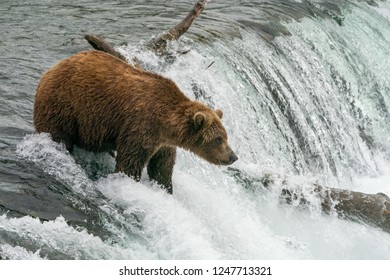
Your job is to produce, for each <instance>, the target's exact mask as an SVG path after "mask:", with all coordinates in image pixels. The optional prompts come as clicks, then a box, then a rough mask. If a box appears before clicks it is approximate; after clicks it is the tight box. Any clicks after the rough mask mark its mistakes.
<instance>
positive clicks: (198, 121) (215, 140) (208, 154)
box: [188, 108, 238, 165]
mask: <svg viewBox="0 0 390 280" xmlns="http://www.w3.org/2000/svg"><path fill="white" fill-rule="evenodd" d="M222 115H223V113H222V111H221V110H212V109H210V108H204V109H203V110H199V111H197V112H195V113H194V114H193V115H192V120H191V123H192V130H193V131H194V132H195V133H194V137H193V138H192V139H191V142H192V143H190V144H191V145H190V146H189V147H188V148H189V150H190V151H192V152H193V153H195V154H196V155H198V156H200V157H201V158H203V159H205V160H207V161H208V162H210V163H213V164H217V165H229V164H232V163H233V162H235V161H236V160H237V159H238V158H237V156H236V154H235V153H234V152H233V150H232V149H231V148H230V146H229V144H228V142H227V140H228V139H227V134H226V131H225V128H224V126H223V125H222V122H221V119H222Z"/></svg>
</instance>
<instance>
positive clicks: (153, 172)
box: [148, 147, 176, 194]
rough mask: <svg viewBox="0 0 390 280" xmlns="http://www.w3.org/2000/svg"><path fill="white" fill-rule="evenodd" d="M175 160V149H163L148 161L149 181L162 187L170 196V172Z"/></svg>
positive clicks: (171, 190) (171, 189)
mask: <svg viewBox="0 0 390 280" xmlns="http://www.w3.org/2000/svg"><path fill="white" fill-rule="evenodd" d="M175 160H176V148H174V147H164V148H161V149H160V150H158V151H157V152H156V153H155V154H154V155H153V156H152V157H151V159H150V160H149V163H148V174H149V178H150V179H151V180H154V181H156V182H157V183H159V184H160V185H162V186H163V187H164V188H165V189H166V190H167V192H168V193H170V194H172V192H173V188H172V172H173V166H174V165H175Z"/></svg>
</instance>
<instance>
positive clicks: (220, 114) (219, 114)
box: [215, 109, 223, 119]
mask: <svg viewBox="0 0 390 280" xmlns="http://www.w3.org/2000/svg"><path fill="white" fill-rule="evenodd" d="M215 113H217V115H218V117H219V118H220V119H222V116H223V112H222V110H219V109H217V110H215Z"/></svg>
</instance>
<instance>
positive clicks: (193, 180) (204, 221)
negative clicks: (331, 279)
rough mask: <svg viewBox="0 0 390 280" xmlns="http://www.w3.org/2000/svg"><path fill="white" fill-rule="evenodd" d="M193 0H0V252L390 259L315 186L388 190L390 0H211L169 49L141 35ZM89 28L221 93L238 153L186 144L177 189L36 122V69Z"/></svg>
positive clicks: (148, 63) (212, 95)
mask: <svg viewBox="0 0 390 280" xmlns="http://www.w3.org/2000/svg"><path fill="white" fill-rule="evenodd" d="M194 2H195V1H189V0H183V1H157V0H151V1H144V0H143V1H138V0H135V1H124V0H121V1H120V0H117V1H98V0H95V1H90V0H89V1H87V0H77V1H76V0H67V1H59V0H52V1H40V0H29V1H26V0H1V2H0V14H1V16H0V38H1V39H0V259H390V234H389V233H388V232H385V231H383V230H381V229H378V228H375V227H372V226H369V225H366V224H364V223H359V222H352V221H348V220H344V219H341V218H340V217H339V216H338V214H337V213H336V212H335V211H331V212H330V214H324V213H322V211H321V200H320V199H319V198H318V197H317V196H316V195H315V194H313V192H312V191H311V190H312V189H313V185H314V184H321V185H325V186H331V187H336V188H342V189H348V190H354V191H361V192H366V193H378V192H382V193H384V194H387V195H390V76H389V75H390V74H389V73H390V48H389V46H390V3H389V2H388V1H344V0H343V1H341V0H338V1H335V0H328V1H322V0H319V1H314V0H308V1H303V0H302V1H299V0H281V1H275V0H270V1H261V0H257V1H232V0H229V1H211V2H210V3H208V5H207V6H206V9H205V11H204V12H203V14H202V16H201V17H200V18H198V19H197V20H196V21H195V23H194V24H193V26H192V27H191V29H190V30H189V31H188V32H187V33H186V34H185V35H184V36H183V37H182V38H181V39H180V41H179V42H174V43H172V44H171V45H170V46H169V51H170V53H171V55H169V57H164V58H161V57H158V56H156V55H155V54H154V53H152V52H151V51H149V50H148V49H146V48H145V47H144V44H145V43H146V42H148V41H149V40H150V39H151V38H152V37H153V36H155V35H157V34H159V33H161V32H163V31H165V30H167V29H168V28H170V27H172V26H173V25H174V24H175V23H176V22H177V21H178V20H180V19H181V18H183V16H184V15H185V14H186V13H187V12H188V11H189V10H190V9H191V8H192V6H193V4H194ZM85 34H99V35H103V36H104V37H105V38H106V39H107V40H109V41H110V42H112V43H113V44H114V45H116V46H117V48H118V50H119V51H120V52H122V53H123V54H124V55H125V56H126V57H127V58H129V59H132V58H133V57H137V59H138V60H139V61H140V62H141V64H142V65H143V67H145V68H146V69H148V70H151V71H154V72H158V73H160V74H162V75H164V76H167V77H170V78H171V79H173V80H174V81H175V82H176V83H177V84H178V86H179V87H180V88H181V89H182V90H183V92H184V93H185V94H186V95H187V96H189V97H190V98H193V99H195V98H197V99H199V100H201V101H203V102H205V103H207V104H208V105H210V106H211V107H213V108H219V109H222V110H223V111H224V118H223V122H224V125H225V127H226V129H227V131H228V135H229V142H230V144H231V146H232V147H233V149H234V150H235V151H236V153H237V155H238V157H239V160H238V161H237V162H236V163H234V164H233V165H232V166H231V167H229V168H226V167H218V166H213V165H211V164H209V163H207V162H205V161H203V160H201V159H199V158H198V157H196V156H194V155H193V154H191V153H189V152H186V151H183V150H179V152H178V158H177V163H176V166H175V170H174V174H173V183H174V195H173V196H171V195H168V194H167V193H165V192H164V191H163V190H162V189H161V188H159V186H157V185H156V184H154V183H152V182H150V181H149V179H148V177H147V175H146V174H144V176H143V177H142V179H141V182H135V181H134V180H132V179H130V178H128V177H127V176H125V175H123V174H114V173H113V170H114V166H115V162H114V160H113V158H112V157H111V156H110V155H108V154H92V153H89V152H86V151H84V150H81V149H76V150H75V151H74V152H73V154H72V155H71V154H69V153H68V152H67V151H66V150H65V149H64V147H63V146H62V145H61V144H58V143H55V142H53V141H52V140H51V139H50V136H49V135H46V134H36V133H35V132H34V127H33V122H32V108H33V103H34V95H35V89H36V86H37V84H38V81H39V78H40V77H41V75H42V74H43V73H44V71H45V70H47V69H48V68H50V67H51V66H52V65H54V64H55V63H56V62H58V61H59V60H61V59H63V58H66V57H69V56H70V55H72V54H75V53H77V52H79V51H83V50H88V49H91V47H90V46H89V45H88V44H87V42H86V41H85V40H84V39H83V36H84V35H85ZM187 50H190V51H189V52H186V53H185V54H182V53H183V51H184V52H185V51H187ZM270 176H271V177H272V178H274V180H273V183H272V184H271V186H270V185H269V184H264V178H269V177H270ZM286 186H287V187H288V188H290V189H294V188H303V189H305V190H307V194H306V200H307V202H308V203H307V204H306V205H303V206H302V205H301V204H300V203H299V201H297V202H296V203H294V201H293V202H292V203H291V204H286V203H285V202H284V201H283V200H281V199H280V192H281V190H282V188H284V187H286ZM335 203H337V202H335Z"/></svg>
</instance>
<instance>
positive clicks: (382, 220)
mask: <svg viewBox="0 0 390 280" xmlns="http://www.w3.org/2000/svg"><path fill="white" fill-rule="evenodd" d="M206 2H207V1H206V0H199V1H198V2H197V3H196V4H195V6H194V7H193V9H192V10H191V12H190V13H189V14H188V15H187V16H186V17H185V18H184V19H183V20H182V21H181V22H179V23H178V24H177V25H176V26H175V27H173V28H172V29H170V30H169V31H168V32H166V33H163V34H161V35H159V36H157V37H156V38H154V39H152V40H151V41H150V42H149V43H148V44H147V46H148V47H149V48H151V49H152V50H154V51H155V52H156V53H157V54H162V53H164V51H165V49H166V46H167V42H168V41H172V40H177V39H178V38H179V37H180V36H181V35H183V34H184V33H185V32H186V31H187V30H188V29H189V27H190V26H191V24H192V23H193V21H194V20H195V19H196V18H197V17H198V16H199V15H200V14H201V12H202V11H203V9H204V7H205V4H206ZM85 39H87V41H88V42H89V43H90V44H91V46H92V47H93V48H95V49H97V50H100V51H104V52H107V53H110V54H112V55H114V56H116V57H118V58H120V59H122V60H124V61H126V58H125V57H124V56H123V55H121V54H120V53H119V52H118V51H116V50H115V48H114V47H113V46H112V45H111V44H110V43H108V42H107V41H105V40H104V39H103V38H101V37H99V36H97V35H86V36H85ZM135 64H136V66H137V67H140V66H139V65H137V62H136V63H135ZM228 173H229V174H230V175H231V176H233V177H234V178H235V179H236V180H237V182H239V183H241V184H242V185H244V186H245V187H248V185H249V186H254V185H258V184H261V185H262V186H263V187H264V188H265V189H268V190H269V189H271V188H272V187H273V186H275V174H267V175H264V176H263V177H261V178H254V177H251V176H250V175H248V174H245V173H244V172H243V171H241V170H239V169H235V168H229V169H228ZM276 177H277V176H276ZM279 179H280V178H279ZM282 181H283V183H282V185H283V188H282V190H281V193H280V198H281V201H282V202H284V203H288V204H292V205H298V206H300V207H304V206H308V204H310V201H309V200H308V198H307V193H308V190H307V189H305V191H304V190H303V188H302V186H301V187H300V186H294V187H291V186H290V185H288V184H287V181H286V180H282ZM309 193H310V194H311V195H315V196H316V197H317V198H319V199H320V200H321V210H322V212H323V213H324V214H332V213H335V214H337V216H338V217H339V218H341V219H347V220H350V221H354V222H359V223H364V224H367V225H370V226H374V227H377V228H380V229H382V230H384V231H386V232H389V233H390V198H389V197H388V196H387V195H385V194H382V193H378V194H365V193H361V192H354V191H349V190H343V189H338V188H329V187H323V186H320V185H318V184H312V188H311V189H310V190H309Z"/></svg>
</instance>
